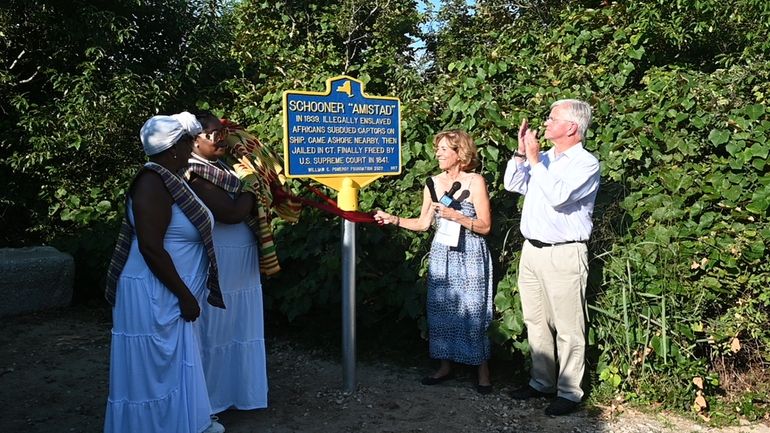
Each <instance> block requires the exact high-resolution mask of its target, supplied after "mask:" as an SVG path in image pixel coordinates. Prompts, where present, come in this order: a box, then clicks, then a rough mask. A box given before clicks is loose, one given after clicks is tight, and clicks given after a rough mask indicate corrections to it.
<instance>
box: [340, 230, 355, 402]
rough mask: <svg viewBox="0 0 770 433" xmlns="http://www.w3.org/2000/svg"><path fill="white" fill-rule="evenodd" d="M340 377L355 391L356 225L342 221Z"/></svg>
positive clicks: (350, 389) (349, 388) (345, 386)
mask: <svg viewBox="0 0 770 433" xmlns="http://www.w3.org/2000/svg"><path fill="white" fill-rule="evenodd" d="M342 221H343V223H342V376H343V386H344V390H345V392H353V391H355V390H356V223H354V222H351V221H348V220H346V219H343V220H342Z"/></svg>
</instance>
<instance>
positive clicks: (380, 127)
mask: <svg viewBox="0 0 770 433" xmlns="http://www.w3.org/2000/svg"><path fill="white" fill-rule="evenodd" d="M400 108H401V107H400V101H399V100H398V98H393V97H383V96H368V95H366V94H364V93H363V83H362V82H360V81H358V80H356V79H354V78H350V77H347V76H337V77H334V78H330V79H328V80H326V92H305V91H286V92H284V94H283V112H284V161H285V165H286V174H287V175H288V177H311V178H314V179H316V180H318V181H319V182H321V183H324V184H326V185H329V186H332V187H337V186H338V184H339V182H338V180H341V179H343V178H349V179H353V180H354V181H356V183H357V184H358V185H360V186H364V185H366V184H367V183H369V182H371V181H372V180H374V179H377V178H379V177H382V176H384V175H396V174H399V173H401V128H400V123H401V113H400Z"/></svg>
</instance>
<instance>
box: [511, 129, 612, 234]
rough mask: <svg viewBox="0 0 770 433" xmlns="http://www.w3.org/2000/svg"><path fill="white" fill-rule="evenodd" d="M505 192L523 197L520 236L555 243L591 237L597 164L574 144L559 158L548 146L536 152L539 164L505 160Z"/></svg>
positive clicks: (596, 186) (580, 144)
mask: <svg viewBox="0 0 770 433" xmlns="http://www.w3.org/2000/svg"><path fill="white" fill-rule="evenodd" d="M503 181H504V182H505V189H507V190H508V191H513V192H518V193H519V194H522V195H524V208H523V209H522V212H521V234H522V235H524V237H525V238H527V239H535V240H538V241H541V242H547V243H557V242H568V241H587V240H588V238H589V237H591V229H592V228H593V222H592V221H591V215H592V214H593V211H594V201H595V200H596V193H597V192H598V191H599V161H598V160H597V159H596V157H594V156H593V155H591V153H589V152H588V151H587V150H585V149H584V148H583V145H582V143H578V144H576V145H574V146H572V147H570V148H569V149H567V151H566V152H562V153H561V154H559V156H556V155H555V149H554V148H553V147H552V148H551V149H549V150H548V151H547V152H540V163H539V164H536V165H535V166H534V167H533V166H530V165H529V162H526V161H525V162H523V163H521V164H517V163H516V160H514V159H511V160H510V161H508V167H506V169H505V176H504V177H503Z"/></svg>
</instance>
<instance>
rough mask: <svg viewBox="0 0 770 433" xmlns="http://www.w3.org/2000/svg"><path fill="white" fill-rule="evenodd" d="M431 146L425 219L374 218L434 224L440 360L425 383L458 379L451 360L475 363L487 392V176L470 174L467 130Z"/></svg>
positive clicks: (432, 341)
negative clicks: (433, 163) (434, 168)
mask: <svg viewBox="0 0 770 433" xmlns="http://www.w3.org/2000/svg"><path fill="white" fill-rule="evenodd" d="M433 144H434V147H435V154H436V160H437V161H438V165H439V169H441V171H442V173H440V174H438V175H436V176H433V177H431V180H430V181H429V182H428V184H427V185H426V187H425V188H424V189H423V200H422V209H421V212H420V216H419V217H418V218H400V217H398V216H396V215H391V214H389V213H387V212H383V211H378V212H377V213H376V214H375V219H376V220H377V221H378V222H380V223H382V224H394V225H396V226H398V227H403V228H405V229H407V230H413V231H426V230H428V229H429V228H430V227H431V225H432V223H434V222H435V226H436V234H435V235H434V237H433V243H432V244H431V249H430V261H429V267H428V299H427V316H428V340H429V346H430V356H431V358H433V359H438V360H440V361H441V364H440V367H439V369H438V370H437V371H436V372H434V373H433V374H432V375H430V376H427V377H425V378H423V379H422V383H423V384H424V385H435V384H438V383H441V382H443V381H445V380H448V379H451V378H453V377H454V373H453V371H452V366H453V363H460V364H467V365H476V366H478V385H477V387H476V389H477V391H478V392H479V393H482V394H488V393H490V392H491V391H492V383H491V381H490V377H489V365H488V360H489V358H490V342H489V338H488V336H487V329H488V328H489V324H490V323H491V322H492V297H493V293H492V292H493V288H492V284H493V282H492V256H491V254H490V252H489V248H488V247H487V243H486V241H485V240H484V238H483V236H485V235H487V234H488V233H489V231H490V229H491V227H492V215H491V209H490V204H489V192H488V191H487V185H486V182H485V181H484V178H483V177H482V176H481V175H479V174H477V173H473V171H472V170H473V169H475V168H476V167H477V166H478V165H479V159H478V153H477V151H476V145H475V144H474V143H473V139H472V138H471V137H470V136H469V135H468V134H467V133H465V132H464V131H460V130H449V131H443V132H440V133H438V134H437V135H436V136H435V137H434V139H433Z"/></svg>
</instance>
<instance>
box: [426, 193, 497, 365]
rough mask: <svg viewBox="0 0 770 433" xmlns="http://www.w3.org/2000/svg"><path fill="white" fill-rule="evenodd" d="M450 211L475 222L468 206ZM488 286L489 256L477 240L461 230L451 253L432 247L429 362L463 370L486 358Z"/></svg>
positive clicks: (489, 314) (489, 307) (489, 309)
mask: <svg viewBox="0 0 770 433" xmlns="http://www.w3.org/2000/svg"><path fill="white" fill-rule="evenodd" d="M452 207H454V208H455V209H456V210H459V211H461V212H462V213H463V215H465V216H469V217H472V218H474V217H476V209H475V208H474V207H473V204H472V203H471V202H469V201H463V202H461V203H457V202H455V203H454V204H453V205H452ZM492 284H493V283H492V255H491V254H490V253H489V248H487V243H486V241H485V240H484V238H483V237H481V236H480V235H478V234H476V233H471V232H470V230H466V229H465V228H462V229H461V230H460V240H459V243H458V245H457V247H450V246H448V245H444V244H441V243H438V242H436V241H435V240H434V241H433V244H432V245H431V248H430V263H429V266H428V301H427V304H428V337H429V346H430V356H431V358H434V359H445V360H450V361H454V362H458V363H462V364H468V365H480V364H481V363H483V362H484V361H487V360H488V359H489V358H490V343H489V338H488V337H487V329H488V328H489V324H490V323H491V322H492V296H493V295H492Z"/></svg>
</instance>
